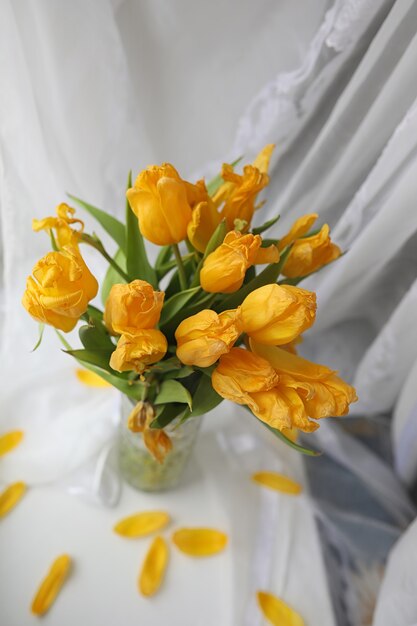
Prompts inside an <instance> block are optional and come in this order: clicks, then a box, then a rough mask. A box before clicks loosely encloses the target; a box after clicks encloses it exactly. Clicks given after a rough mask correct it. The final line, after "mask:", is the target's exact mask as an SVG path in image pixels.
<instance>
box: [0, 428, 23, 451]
mask: <svg viewBox="0 0 417 626" xmlns="http://www.w3.org/2000/svg"><path fill="white" fill-rule="evenodd" d="M22 439H23V431H22V430H11V431H10V432H9V433H6V434H4V435H1V436H0V456H3V454H7V453H8V452H10V451H11V450H13V448H15V447H16V446H18V445H19V443H20V442H21V441H22Z"/></svg>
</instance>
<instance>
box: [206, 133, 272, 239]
mask: <svg viewBox="0 0 417 626" xmlns="http://www.w3.org/2000/svg"><path fill="white" fill-rule="evenodd" d="M274 147H275V146H274V145H273V144H269V145H267V146H265V148H263V150H261V152H260V153H259V154H258V156H257V157H256V159H255V161H254V162H253V164H252V165H246V166H245V167H244V168H243V174H242V175H240V174H237V173H236V172H235V171H234V170H233V167H232V166H231V165H228V164H227V163H225V164H224V165H223V167H222V178H223V180H224V181H225V182H224V183H223V184H222V185H221V186H220V188H219V189H218V190H217V192H216V193H215V194H214V196H213V202H214V204H215V206H216V207H217V208H219V207H222V209H221V212H220V218H221V219H223V218H226V222H227V226H228V228H229V229H230V230H232V229H233V228H234V227H235V220H236V219H239V220H244V221H245V222H247V228H249V226H250V223H251V221H252V217H253V213H254V211H255V209H256V206H255V201H256V197H257V195H258V193H259V192H260V191H261V190H262V189H264V188H265V187H266V186H267V185H268V183H269V177H268V173H267V172H268V168H269V161H270V158H271V154H272V152H273V150H274Z"/></svg>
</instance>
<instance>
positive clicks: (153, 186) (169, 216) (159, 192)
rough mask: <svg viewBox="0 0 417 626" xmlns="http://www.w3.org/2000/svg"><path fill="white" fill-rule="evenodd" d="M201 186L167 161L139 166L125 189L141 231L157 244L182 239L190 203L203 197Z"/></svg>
mask: <svg viewBox="0 0 417 626" xmlns="http://www.w3.org/2000/svg"><path fill="white" fill-rule="evenodd" d="M203 186H204V184H202V183H201V182H200V183H198V184H197V185H191V183H187V182H186V181H184V180H182V178H181V177H180V175H179V174H178V172H177V170H176V169H175V168H174V167H173V166H172V165H170V164H169V163H163V164H162V165H161V166H157V165H152V166H150V167H148V168H147V169H146V170H143V171H142V172H141V173H140V174H139V176H138V177H137V179H136V181H135V183H134V185H133V187H131V188H130V189H128V190H127V198H128V200H129V204H130V206H131V208H132V211H133V212H134V214H135V215H136V217H137V218H138V220H139V228H140V231H141V233H142V235H143V236H144V237H146V239H148V240H149V241H152V242H153V243H155V244H157V245H160V246H165V245H169V244H173V243H179V242H180V241H182V240H183V239H185V238H186V236H187V226H188V224H189V222H190V220H191V209H192V207H193V206H194V205H195V204H196V203H197V202H199V201H202V200H204V199H205V198H206V195H205V194H204V189H205V187H204V189H203Z"/></svg>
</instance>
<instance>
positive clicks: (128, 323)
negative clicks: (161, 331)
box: [104, 280, 165, 334]
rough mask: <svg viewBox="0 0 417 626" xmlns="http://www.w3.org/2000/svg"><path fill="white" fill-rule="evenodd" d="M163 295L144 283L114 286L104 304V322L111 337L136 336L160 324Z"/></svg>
mask: <svg viewBox="0 0 417 626" xmlns="http://www.w3.org/2000/svg"><path fill="white" fill-rule="evenodd" d="M164 296H165V294H164V293H163V292H162V291H154V289H153V287H152V285H150V284H149V283H147V282H146V281H145V280H134V281H132V282H131V283H129V284H127V285H125V284H117V285H113V286H112V288H111V290H110V293H109V296H108V298H107V301H106V308H105V311H104V322H105V324H106V326H107V328H108V330H109V332H111V333H113V334H122V333H126V332H130V333H135V331H136V330H139V329H142V328H154V327H155V326H156V325H157V323H158V322H159V318H160V316H161V310H162V306H163V303H164Z"/></svg>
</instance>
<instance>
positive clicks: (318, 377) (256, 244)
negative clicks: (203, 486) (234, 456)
mask: <svg viewBox="0 0 417 626" xmlns="http://www.w3.org/2000/svg"><path fill="white" fill-rule="evenodd" d="M273 149H274V146H272V145H268V146H266V147H265V148H264V149H263V150H262V151H261V153H260V154H259V155H258V156H257V158H256V159H255V161H254V162H253V163H252V164H251V165H246V166H244V167H243V171H242V173H241V174H239V173H237V172H235V171H234V168H233V166H232V165H227V164H225V165H223V168H222V171H221V177H220V178H219V179H218V181H217V182H216V181H214V182H216V184H215V185H214V186H213V183H211V184H210V185H209V187H208V188H207V187H206V185H205V182H204V181H202V180H201V181H198V182H197V183H195V184H192V183H189V182H188V181H186V180H183V179H182V178H181V176H180V175H179V173H178V172H177V170H176V169H175V168H174V167H173V166H172V165H171V164H169V163H164V164H162V165H161V166H156V165H154V166H150V167H148V168H147V169H145V170H144V171H142V172H141V173H140V174H139V175H138V177H137V179H136V180H135V182H134V184H133V186H132V183H131V181H130V182H129V188H128V190H127V192H126V193H127V200H128V216H130V217H129V218H128V220H127V221H128V224H127V229H124V227H123V225H122V224H120V223H118V227H119V228H120V229H121V235H120V232H119V237H118V238H117V237H115V240H116V241H117V242H118V244H119V246H120V248H121V252H124V253H126V258H127V260H126V268H128V271H129V274H126V272H124V270H123V269H121V268H120V266H118V265H117V263H116V262H115V259H112V258H111V257H110V256H109V255H107V254H106V253H105V251H104V256H105V257H106V259H107V260H108V261H109V262H110V263H112V264H113V268H114V266H115V265H116V270H117V271H119V274H120V275H121V276H122V277H123V278H124V279H125V281H126V282H125V283H124V284H113V285H112V287H111V289H110V291H109V295H108V297H107V300H106V303H105V311H104V315H103V321H104V327H105V329H106V330H107V332H108V334H109V335H110V336H111V337H113V339H110V338H109V337H108V336H106V342H107V343H106V346H107V347H106V349H108V348H109V346H110V347H111V345H114V350H113V351H112V352H111V356H110V361H109V363H108V361H107V360H105V363H104V368H105V369H106V368H107V366H108V365H110V368H111V369H107V373H108V374H109V375H110V380H111V382H113V381H114V380H115V378H114V377H115V376H119V378H118V379H117V380H123V381H125V382H126V377H125V376H121V377H120V374H117V372H118V373H123V372H133V373H134V374H133V375H131V376H129V384H130V382H136V381H137V380H138V379H140V381H141V382H142V383H146V384H147V385H148V386H149V382H148V381H147V380H145V379H146V376H147V374H148V372H147V370H149V367H150V366H151V365H152V364H154V363H157V362H158V361H161V360H162V359H164V357H165V355H166V354H167V352H168V341H167V337H168V339H169V341H170V343H171V344H172V343H174V341H173V339H174V336H175V341H176V346H172V345H171V346H170V348H169V349H170V352H171V353H173V352H174V351H175V350H176V355H177V357H178V359H179V361H181V363H182V364H184V365H186V366H191V367H192V366H195V367H196V368H207V367H211V366H213V365H216V364H217V367H216V368H215V370H214V372H213V373H212V384H213V388H214V390H215V391H216V392H217V393H218V394H219V395H220V396H222V397H223V398H227V399H229V400H233V401H234V402H237V403H238V404H245V405H247V406H248V407H249V408H250V409H251V410H252V412H253V413H254V414H255V415H256V416H257V417H258V418H259V419H260V420H262V421H264V422H267V423H268V424H269V425H270V426H272V427H273V428H277V429H279V430H281V431H284V432H285V433H289V432H290V431H291V429H294V428H297V429H301V430H304V431H307V432H309V431H312V430H315V429H316V428H317V427H318V424H317V422H316V421H314V420H318V419H320V418H322V417H326V416H330V415H332V416H338V415H344V414H345V413H346V412H347V411H348V407H349V403H350V402H353V401H354V400H355V399H356V396H355V391H354V389H353V388H352V387H350V386H349V385H347V384H346V383H344V382H343V381H342V380H341V379H340V378H338V377H337V376H336V375H335V373H334V372H333V371H331V370H330V369H328V368H327V367H324V366H321V365H315V364H314V363H310V362H308V361H306V360H304V359H302V358H300V357H299V356H297V354H296V352H295V347H294V346H295V345H296V344H297V343H298V342H299V341H300V336H301V334H302V333H303V332H305V331H306V330H308V329H309V328H310V327H311V326H312V324H313V323H314V321H315V315H316V297H315V294H314V293H312V292H310V291H307V290H305V289H301V288H299V287H298V286H296V284H297V283H298V282H299V280H301V279H302V278H303V277H305V276H307V275H309V274H311V273H313V272H316V271H317V270H318V269H320V268H321V267H322V266H324V265H327V264H328V263H330V262H332V261H334V260H335V259H337V258H338V257H339V256H340V254H341V251H340V249H339V248H338V246H336V245H335V244H334V243H333V242H332V241H331V239H330V234H329V226H328V225H327V224H324V225H323V226H322V227H321V228H320V229H319V230H317V231H316V232H313V233H312V232H311V228H312V227H313V225H314V223H315V221H316V220H317V217H318V216H317V215H316V214H309V215H305V216H303V217H301V218H299V219H298V220H297V221H296V222H295V223H294V224H293V226H292V227H291V229H290V230H289V232H288V233H287V234H286V235H285V236H284V237H282V238H281V239H280V240H275V241H274V240H268V241H265V240H263V238H262V237H261V235H260V234H259V233H260V232H263V230H265V228H266V227H268V226H270V225H271V222H270V223H267V224H266V225H264V227H261V228H258V229H254V232H250V230H251V222H252V219H253V216H254V213H255V211H256V210H257V209H258V208H259V207H260V206H261V205H262V203H260V202H259V201H258V200H257V198H258V195H259V193H260V192H261V191H262V190H263V189H264V188H265V187H266V186H267V184H268V182H269V177H268V169H269V163H270V159H271V155H272V152H273ZM208 189H210V190H211V191H210V193H209V191H208ZM129 206H130V208H131V210H132V211H133V213H134V214H135V216H136V217H137V220H138V227H139V231H140V233H141V234H142V236H143V237H145V238H146V239H148V240H149V241H151V242H153V243H154V244H157V245H159V246H172V248H171V250H170V251H169V253H170V254H174V256H175V260H174V261H170V258H171V257H170V256H169V255H168V260H169V261H168V262H165V266H166V265H168V266H169V267H170V268H172V265H173V264H174V263H175V262H176V263H177V264H178V280H179V282H180V284H181V291H182V292H185V294H184V300H183V301H181V304H182V302H184V303H185V304H187V305H188V304H189V300H187V298H188V297H189V296H190V298H193V297H194V293H193V292H194V289H189V290H188V288H189V287H192V288H194V287H196V289H197V291H199V294H198V296H196V299H195V300H193V301H192V305H191V311H192V312H194V311H198V312H197V313H195V314H194V315H189V314H188V315H189V316H187V317H186V316H185V315H182V314H181V311H180V310H179V309H180V306H179V305H178V306H177V308H176V309H175V307H174V309H175V314H172V315H171V317H170V318H169V316H167V315H164V318H163V319H164V324H162V325H161V328H162V330H163V331H164V333H165V334H166V336H165V334H164V333H163V332H161V330H160V328H159V324H160V318H161V313H162V310H163V307H164V299H165V293H164V292H163V291H159V290H158V289H157V288H156V285H157V284H158V279H160V276H164V272H162V273H161V272H160V267H159V266H158V265H157V266H156V268H155V269H153V268H149V267H148V269H150V272H147V273H146V272H144V274H143V276H146V277H149V276H150V278H149V280H150V281H153V284H154V286H152V285H151V284H150V283H149V282H146V281H145V280H140V279H138V278H136V279H134V280H132V278H135V276H137V274H140V271H139V270H140V263H141V262H142V260H143V258H144V257H143V255H142V256H140V255H139V251H138V258H137V259H134V261H135V262H134V263H132V262H131V263H129V258H130V261H131V260H132V259H131V255H132V245H131V244H132V241H133V243H134V245H135V242H136V243H137V238H135V239H133V240H132V238H130V239H129V244H127V243H126V248H125V249H123V242H124V241H125V240H126V242H127V240H128V236H129V233H130V230H131V224H130V220H131V218H132V217H133V216H131V212H130V209H129ZM90 208H91V207H90ZM56 212H57V216H56V217H47V218H45V219H42V220H34V221H33V228H34V230H35V231H39V230H46V231H48V232H49V233H50V235H51V239H52V242H53V246H54V251H52V252H50V253H48V254H47V255H46V256H45V257H44V258H43V259H41V260H40V261H39V262H38V263H37V264H36V265H35V267H34V268H33V275H32V276H30V277H29V278H28V281H27V287H26V291H25V294H24V296H23V304H24V306H25V307H26V309H27V310H28V311H29V313H30V314H31V315H32V316H33V317H34V318H35V319H37V320H39V321H40V322H45V323H47V324H50V325H52V326H54V327H56V328H58V329H60V330H63V331H65V332H68V331H70V330H72V329H73V328H74V327H75V325H76V324H77V322H78V320H79V319H80V317H81V316H83V315H84V313H85V312H86V311H87V308H88V305H89V302H90V301H91V300H92V299H93V298H94V297H95V296H96V294H97V290H98V284H97V281H96V279H95V278H94V276H93V275H92V274H91V272H90V270H89V269H88V267H87V265H86V264H85V262H84V259H83V257H82V255H81V253H80V250H79V244H80V242H85V243H89V244H90V245H93V246H95V247H96V248H97V249H99V250H100V251H102V252H103V249H102V248H100V246H101V242H100V241H99V240H98V239H97V238H95V237H92V236H90V235H86V234H85V233H84V232H83V230H84V224H83V222H81V220H78V219H76V218H75V217H74V209H72V208H70V207H69V206H68V205H66V204H60V205H59V206H58V207H57V209H56ZM101 213H103V212H101ZM107 220H108V216H107ZM111 220H113V222H116V223H117V220H115V219H114V218H111ZM108 223H109V222H108V221H107V225H108ZM134 223H135V220H134ZM108 228H109V226H108ZM134 230H135V232H136V235H135V237H137V236H139V237H140V234H139V232H138V231H137V229H136V226H135V228H134ZM110 231H111V229H110ZM110 231H109V232H110ZM219 233H221V234H219ZM213 235H214V236H213ZM184 240H187V245H188V246H189V248H190V254H189V255H188V256H187V262H188V263H189V265H188V266H187V271H188V274H187V272H186V270H185V266H184V264H183V259H182V257H181V253H180V251H179V248H178V245H177V244H178V243H180V242H181V241H184ZM209 242H210V249H207V246H208V244H209ZM213 242H215V243H213ZM163 254H164V251H163V252H162V256H163ZM129 255H130V257H129ZM134 255H135V248H133V256H134ZM128 257H129V258H128ZM145 260H146V263H148V261H147V258H146V255H145ZM136 261H137V262H136ZM148 265H149V264H148ZM162 265H164V263H162ZM255 265H268V266H271V269H269V268H268V269H267V270H266V272H269V271H270V272H271V273H270V274H265V273H264V276H265V275H267V276H272V278H271V279H270V280H271V282H270V284H264V283H265V282H267V281H266V279H263V280H258V277H259V274H258V277H257V278H256V281H257V282H255V284H260V285H263V286H261V287H259V288H254V289H252V290H251V289H250V282H249V281H250V280H251V279H252V278H253V276H255V270H254V267H253V266H255ZM138 267H139V270H138ZM132 268H133V269H132ZM167 271H169V270H167ZM274 272H275V273H274ZM279 274H282V275H283V276H284V277H286V279H285V280H282V281H280V283H277V282H276V280H277V277H278V276H279ZM152 277H155V280H153V278H152ZM174 284H175V283H174ZM198 287H200V288H199V289H198ZM242 287H243V290H242ZM239 290H241V291H240V292H239ZM172 292H173V289H172V287H171V291H170V294H171V297H172ZM236 292H239V293H238V294H237V296H233V295H230V294H236ZM209 294H213V296H212V299H211V300H210V296H209ZM176 296H177V294H175V293H174V295H173V298H174V299H175V297H176ZM244 296H245V297H244ZM180 297H183V296H182V295H181V294H180ZM169 300H170V303H169V304H168V305H167V309H168V310H169V311H172V308H173V305H172V299H171V298H170V299H169ZM200 301H201V302H203V301H204V302H205V303H207V301H210V302H211V306H213V309H214V310H212V309H210V308H207V309H201V310H199V307H198V304H196V303H198V302H200ZM223 303H224V305H223ZM227 304H229V306H227ZM206 306H209V305H207V304H206ZM233 306H234V307H235V308H231V307H233ZM170 307H171V308H170ZM200 308H201V307H200ZM225 308H226V309H227V310H223V309H225ZM167 309H165V311H166V310H167ZM188 310H189V311H190V309H188ZM89 311H91V309H89ZM191 311H190V312H191ZM167 317H168V319H169V321H170V324H167ZM184 318H185V319H184ZM181 320H182V321H181ZM102 330H103V329H102ZM114 338H117V345H116V342H115V339H114ZM113 342H114V343H113ZM242 346H244V347H242ZM185 369H186V368H185ZM111 377H113V378H111ZM163 378H164V376H163V373H162V374H161V379H162V380H163ZM160 382H161V381H160V380H159V381H157V382H156V387H155V388H154V389H153V391H152V393H153V395H152V393H151V400H152V401H154V399H155V397H156V395H157V393H159V388H158V385H159V384H160ZM153 383H154V381H152V383H151V384H153ZM181 384H182V383H178V385H181ZM122 388H123V387H122ZM191 388H192V385H191ZM186 392H187V393H188V392H189V390H188V389H186ZM146 393H147V392H146ZM135 397H136V398H137V396H135ZM144 399H147V396H146V398H145V396H144ZM190 405H191V403H190ZM149 407H150V408H149ZM154 419H155V412H154V411H153V408H152V404H149V403H146V402H145V403H144V402H139V403H138V404H137V405H136V407H135V409H134V410H133V412H132V415H131V420H130V421H131V426H132V430H134V431H135V432H141V433H142V435H143V438H144V440H145V443H146V445H147V446H148V448H149V449H150V450H151V452H152V453H153V454H154V456H155V457H156V458H157V459H158V460H160V461H162V460H163V458H164V457H165V455H166V454H167V452H169V450H170V446H171V442H170V439H169V437H168V436H167V435H166V434H165V433H164V432H163V430H161V429H157V428H156V429H155V428H154V429H152V428H150V424H151V422H152V421H153V420H154Z"/></svg>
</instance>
